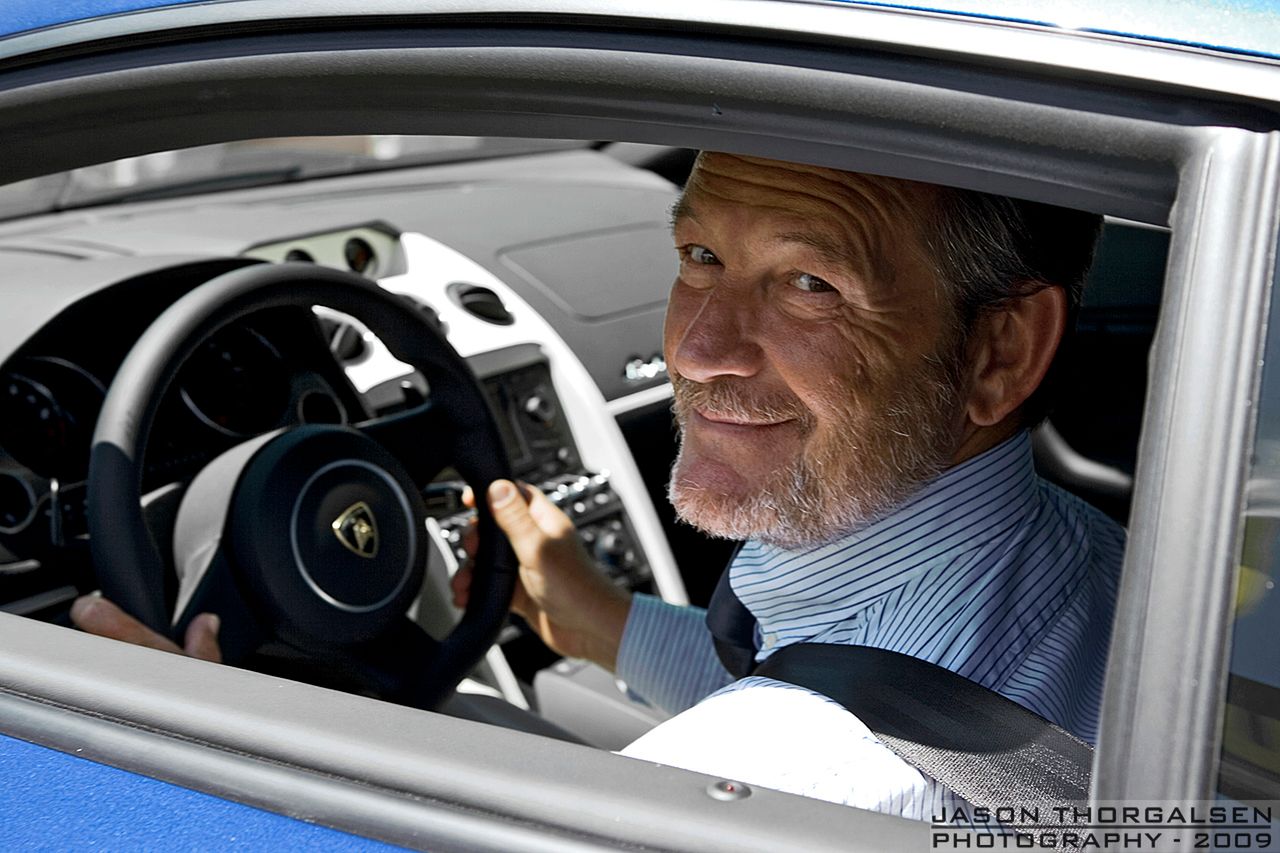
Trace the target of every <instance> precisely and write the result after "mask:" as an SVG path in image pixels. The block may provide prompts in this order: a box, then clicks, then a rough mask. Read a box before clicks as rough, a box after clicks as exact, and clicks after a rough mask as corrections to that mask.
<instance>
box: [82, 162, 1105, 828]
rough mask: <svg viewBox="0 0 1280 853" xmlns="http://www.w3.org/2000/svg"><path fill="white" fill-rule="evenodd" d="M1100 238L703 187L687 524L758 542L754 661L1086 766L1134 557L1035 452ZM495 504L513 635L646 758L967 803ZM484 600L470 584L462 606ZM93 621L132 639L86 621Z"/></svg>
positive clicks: (567, 535) (903, 197) (1009, 209)
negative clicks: (830, 679)
mask: <svg viewBox="0 0 1280 853" xmlns="http://www.w3.org/2000/svg"><path fill="white" fill-rule="evenodd" d="M1098 225H1099V222H1098V218H1097V217H1094V216H1088V215H1085V214H1081V213H1076V212H1072V211H1066V210H1059V209H1054V208H1049V207H1046V206H1044V205H1036V204H1030V203H1023V202H1015V201H1012V200H1009V199H1005V198H999V197H993V196H988V195H983V194H978V193H970V192H963V191H958V190H951V189H946V188H942V187H935V186H931V185H925V184H918V183H912V182H907V181H900V180H890V179H884V178H876V177H871V176H867V175H860V174H854V173H849V172H840V171H835V170H831V169H823V168H817V167H810V166H803V165H796V164H789V163H782V162H775V161H768V160H761V159H755V158H748V157H739V156H733V155H728V154H704V155H702V156H701V157H700V158H699V159H698V161H697V164H696V166H695V169H694V171H693V174H692V175H691V177H690V180H689V183H688V187H687V189H686V190H685V193H684V196H683V198H682V199H681V201H680V203H679V204H678V205H677V207H676V210H675V213H674V235H675V243H676V250H677V251H678V252H679V256H680V272H679V276H678V278H677V279H676V282H675V284H674V286H673V289H672V293H671V299H670V304H669V307H668V313H667V323H666V330H665V352H666V359H667V364H668V367H669V369H670V370H671V376H672V383H673V386H674V391H675V411H676V417H677V420H678V421H679V424H680V428H681V448H680V454H679V457H678V459H677V460H676V463H675V467H674V469H673V471H672V476H671V484H670V496H671V500H672V502H673V503H674V505H675V507H676V509H677V511H678V512H679V514H680V516H681V518H683V519H684V520H685V521H687V522H688V523H690V524H693V525H695V526H697V527H699V528H701V529H702V530H704V531H706V532H708V533H710V534H712V535H715V536H722V537H728V538H732V539H740V540H744V543H745V544H744V545H743V547H742V548H741V549H740V550H739V552H738V554H737V556H736V557H735V558H734V560H733V562H732V564H731V566H730V567H729V570H728V581H729V587H730V588H731V590H732V592H733V593H734V594H735V595H736V597H737V598H739V599H740V600H741V602H742V603H743V604H745V606H746V608H747V610H748V611H749V612H750V614H751V615H752V616H753V617H754V619H755V621H756V625H757V629H756V631H755V635H756V638H757V640H758V648H753V649H751V653H752V654H753V656H754V658H755V659H756V660H763V659H765V658H767V657H768V656H769V655H770V654H771V653H772V652H773V651H774V650H776V649H778V648H781V647H783V646H787V645H791V644H795V643H801V642H811V643H827V644H853V645H866V646H874V647H879V648H884V649H888V650H892V651H897V652H902V653H905V654H908V655H911V656H914V657H918V658H922V659H925V660H928V661H930V662H932V663H936V664H939V665H941V666H943V667H945V668H947V669H949V670H952V671H953V672H956V673H959V674H961V675H964V676H966V677H968V678H970V679H972V680H974V681H976V682H978V683H980V684H982V685H983V686H985V687H988V688H990V689H991V690H994V691H996V692H998V693H1000V694H1002V695H1004V696H1006V697H1008V698H1010V699H1013V700H1014V701H1016V702H1018V703H1020V704H1022V705H1024V706H1026V707H1028V708H1030V709H1031V710H1033V711H1036V712H1037V713H1040V714H1042V715H1043V716H1045V717H1047V718H1048V719H1050V720H1052V721H1054V722H1056V723H1058V724H1059V725H1062V726H1063V727H1064V728H1066V729H1068V730H1070V731H1072V732H1074V733H1075V734H1077V735H1078V736H1080V737H1082V738H1084V739H1086V740H1092V739H1093V737H1094V734H1095V730H1096V724H1097V711H1098V704H1099V699H1100V695H1101V684H1102V677H1103V667H1104V663H1105V657H1106V650H1107V643H1108V639H1109V634H1110V625H1111V616H1112V609H1113V602H1114V597H1115V588H1116V581H1117V576H1118V574H1119V566H1120V560H1121V554H1122V550H1123V532H1122V531H1121V529H1120V528H1119V527H1118V526H1117V525H1116V524H1114V523H1113V522H1111V521H1110V520H1108V519H1106V518H1105V517H1104V516H1102V515H1101V514H1100V513H1098V512H1097V511H1096V510H1094V509H1092V508H1090V507H1089V506H1087V505H1086V504H1084V503H1082V502H1081V501H1079V500H1077V499H1075V498H1073V497H1071V496H1070V495H1067V494H1065V493H1064V492H1062V491H1060V490H1058V489H1056V488H1055V487H1053V486H1051V485H1049V484H1047V483H1045V482H1044V481H1042V480H1040V479H1038V478H1037V477H1036V475H1035V472H1034V470H1033V468H1032V463H1031V449H1030V439H1029V436H1028V429H1029V427H1030V426H1032V425H1034V424H1035V422H1036V421H1037V420H1039V418H1040V417H1042V415H1043V412H1044V408H1045V405H1046V399H1045V394H1044V389H1043V388H1041V386H1042V385H1043V384H1044V382H1045V379H1046V376H1047V375H1049V374H1050V372H1051V366H1052V365H1053V362H1054V357H1055V353H1056V351H1057V349H1058V344H1059V342H1060V341H1061V339H1062V337H1063V334H1064V330H1066V329H1067V328H1068V327H1069V325H1070V323H1071V320H1072V318H1073V314H1074V308H1075V306H1076V305H1077V304H1078V300H1079V291H1080V284H1081V280H1082V279H1083V276H1084V274H1085V272H1086V269H1087V267H1088V264H1089V261H1090V258H1091V255H1092V250H1093V243H1094V241H1095V239H1096V236H1097V232H1098ZM487 498H488V500H489V503H490V505H491V507H492V508H493V511H494V514H495V516H496V518H497V520H498V523H499V524H500V525H501V527H502V528H503V530H504V531H505V532H506V534H507V536H508V537H509V538H510V540H511V542H512V545H513V546H514V548H515V551H516V554H517V555H518V556H519V558H520V560H521V582H522V584H521V588H520V589H519V590H518V591H517V594H516V599H515V602H514V604H513V609H514V610H515V611H516V612H518V613H519V614H520V615H521V616H523V617H524V618H525V619H526V620H527V621H528V622H529V624H530V625H531V626H532V627H533V628H534V629H535V630H536V631H537V632H538V633H539V634H540V635H541V636H542V638H543V639H544V640H545V641H546V642H547V643H548V644H549V645H550V646H551V647H552V648H554V649H556V650H557V651H559V652H561V653H563V654H566V655H570V656H574V657H582V658H587V659H590V660H593V661H595V662H597V663H599V664H601V665H603V666H605V667H607V668H609V669H612V670H615V671H616V672H617V673H618V674H619V676H620V677H621V678H622V679H624V680H625V681H626V682H627V683H628V684H629V685H630V686H631V688H632V689H634V690H635V691H636V692H638V693H639V694H640V695H642V696H644V697H645V698H646V699H648V700H649V701H650V702H652V703H654V704H656V705H658V706H661V707H663V708H665V709H666V710H668V711H671V712H673V713H676V714H677V715H676V716H675V717H674V718H673V719H671V720H670V721H668V722H666V723H664V724H662V725H661V726H659V727H658V728H656V729H655V730H653V731H652V732H651V733H649V734H647V735H645V736H644V737H642V738H641V739H640V740H638V741H637V742H636V743H634V744H633V745H631V746H630V747H628V749H627V750H625V753H626V754H628V755H633V756H636V757H639V758H647V759H651V760H655V761H659V762H662V763H667V764H675V765H679V766H683V767H687V768H690V769H694V770H700V771H704V772H708V773H713V774H716V775H719V776H723V777H729V778H735V779H739V780H742V781H746V782H755V783H759V784H762V785H766V786H769V787H773V788H779V789H782V790H788V791H792V792H795V793H800V794H806V795H810V796H817V797H821V798H824V799H828V800H833V801H835V802H843V803H849V804H853V805H858V806H862V807H867V808H875V809H879V810H883V811H891V812H894V813H898V814H904V815H912V816H917V817H924V816H927V815H929V814H932V813H933V810H934V809H935V808H936V807H937V806H938V805H939V804H940V803H943V802H945V800H944V799H943V798H945V796H946V795H947V792H946V791H944V790H942V789H941V786H940V785H939V784H937V783H936V782H934V781H933V780H931V779H928V778H926V777H925V776H923V775H922V774H921V773H920V771H918V770H916V769H915V768H914V767H912V766H910V765H908V764H907V763H905V762H904V761H902V760H901V759H899V758H898V757H897V756H896V755H894V754H893V753H892V752H890V751H889V750H888V749H887V748H886V747H885V746H884V745H883V744H881V743H880V742H879V741H878V740H877V739H876V737H875V736H874V735H873V734H872V733H871V732H870V730H869V729H867V727H866V726H865V725H863V724H862V723H861V721H859V720H858V719H857V718H856V717H854V716H853V715H852V714H850V713H848V712H847V711H845V710H844V708H843V707H841V706H840V705H837V704H836V703H834V702H832V701H831V700H829V699H827V698H826V697H823V696H821V695H819V694H817V693H814V692H812V691H809V690H807V689H803V688H797V687H794V686H792V685H788V684H783V683H781V682H778V681H773V680H771V679H768V678H763V677H758V676H749V675H748V676H747V677H744V678H737V679H736V680H735V678H734V676H735V675H741V674H742V673H730V671H729V670H728V669H726V668H725V666H724V665H723V664H722V662H721V660H720V658H719V657H718V655H717V652H716V649H715V647H714V645H713V642H712V637H711V634H710V632H709V631H708V629H707V627H706V624H705V622H704V613H703V612H702V611H700V610H697V609H695V608H679V607H673V606H670V605H667V604H665V603H663V602H661V601H659V600H657V599H655V598H652V597H649V596H643V595H637V596H635V597H634V598H632V597H631V596H629V595H627V594H626V593H624V592H622V591H620V590H618V589H617V588H616V587H615V586H613V585H612V584H611V583H609V582H608V581H607V580H606V579H605V578H603V577H602V576H601V575H600V574H599V573H598V572H597V571H596V570H595V568H594V567H593V565H592V564H591V561H590V560H589V559H588V557H587V555H586V553H585V551H584V550H583V549H582V546H581V545H580V544H579V542H578V541H577V539H576V537H575V535H574V528H573V524H572V523H571V522H570V520H569V519H568V518H567V517H566V516H564V515H563V514H562V513H561V512H560V511H559V510H558V509H557V508H556V507H554V506H553V505H552V504H551V503H550V501H548V500H546V499H545V498H544V497H543V496H542V495H541V494H540V493H538V492H537V491H536V490H533V489H528V488H525V489H523V490H520V489H518V488H517V487H516V485H515V484H512V483H510V482H506V481H499V482H497V483H494V484H493V486H492V488H491V489H490V491H489V494H488V496H487ZM467 582H468V574H467V573H466V572H465V571H464V572H461V573H459V575H458V576H457V578H455V584H454V591H455V597H456V600H457V602H458V603H459V604H462V603H464V602H465V600H466V596H467ZM73 615H74V616H75V618H76V620H77V622H78V623H79V624H80V625H82V626H83V627H86V628H87V629H89V630H94V631H97V632H99V633H107V634H110V635H112V636H122V635H125V634H128V631H131V630H132V628H128V626H127V625H125V624H124V623H123V622H122V621H121V619H120V618H119V616H118V611H115V612H110V609H109V608H108V607H104V606H102V605H100V604H97V603H95V602H92V601H83V602H80V603H77V607H76V611H75V612H74V613H73ZM213 630H216V624H210V622H209V621H199V622H197V623H196V624H195V625H194V626H193V630H192V632H191V633H190V634H189V637H188V649H187V650H188V653H194V654H199V655H201V656H206V657H207V656H210V655H211V654H213V653H216V643H214V641H213V634H212V631H213ZM124 638H127V639H134V640H139V641H142V642H147V643H148V644H153V645H158V644H163V643H164V642H167V641H164V640H162V639H161V638H154V636H153V635H152V636H140V635H137V634H134V635H129V636H125V637H124Z"/></svg>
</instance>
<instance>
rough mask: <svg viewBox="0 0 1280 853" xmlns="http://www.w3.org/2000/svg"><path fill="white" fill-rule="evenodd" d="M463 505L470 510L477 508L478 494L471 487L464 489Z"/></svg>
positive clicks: (464, 487)
mask: <svg viewBox="0 0 1280 853" xmlns="http://www.w3.org/2000/svg"><path fill="white" fill-rule="evenodd" d="M462 505H463V506H465V507H467V508H468V509H475V508H476V493H475V491H474V490H473V489H472V488H471V487H470V486H463V487H462Z"/></svg>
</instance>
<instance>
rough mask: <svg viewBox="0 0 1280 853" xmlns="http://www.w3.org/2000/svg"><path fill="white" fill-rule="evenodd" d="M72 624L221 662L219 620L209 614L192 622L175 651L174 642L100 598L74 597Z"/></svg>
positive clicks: (128, 641)
mask: <svg viewBox="0 0 1280 853" xmlns="http://www.w3.org/2000/svg"><path fill="white" fill-rule="evenodd" d="M71 621H72V622H74V623H75V625H76V627H77V628H79V629H80V630H82V631H87V632H89V633H90V634H97V635H99V636H101V637H110V638H111V639H113V640H123V641H124V642H126V643H133V644H134V645H135V646H146V647H148V648H152V649H159V650H160V651H162V652H173V653H174V654H179V655H187V656H188V657H193V658H199V659H200V660H207V661H212V662H214V663H222V649H220V648H219V647H218V625H219V623H218V617H217V616H216V615H214V614H212V613H201V614H200V615H199V616H197V617H196V618H195V619H192V620H191V625H190V626H189V627H188V628H187V635H186V637H185V638H184V643H185V645H184V647H183V648H178V644H177V643H175V642H173V641H172V640H170V639H169V638H168V637H162V636H161V635H159V634H157V633H156V632H155V631H152V630H151V629H150V628H148V627H147V626H146V625H143V624H142V623H141V622H139V621H138V620H137V619H134V618H133V617H132V616H130V615H129V614H128V613H125V612H124V611H123V610H121V609H120V608H119V607H117V606H116V605H115V604H112V603H111V602H110V601H107V600H106V599H105V598H103V597H102V596H100V595H82V596H80V597H79V598H77V599H76V600H75V602H74V603H73V604H72V605H71Z"/></svg>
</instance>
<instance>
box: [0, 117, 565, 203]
mask: <svg viewBox="0 0 1280 853" xmlns="http://www.w3.org/2000/svg"><path fill="white" fill-rule="evenodd" d="M587 145H589V143H584V142H580V141H562V140H547V139H507V138H493V137H479V136H323V137H317V136H304V137H288V138H282V139H255V140H249V141H245V142H224V143H221V144H218V145H202V146H200V147H198V148H186V149H182V150H180V151H161V152H157V153H155V154H144V155H142V156H140V157H128V158H125V159H123V160H113V161H111V162H109V163H102V164H99V165H97V166H87V167H85V168H81V169H72V170H71V171H69V172H58V173H56V174H53V175H45V176H44V177H40V178H32V179H31V180H26V181H18V182H17V183H13V184H9V185H7V186H0V219H11V218H15V217H20V216H29V215H32V214H38V213H49V212H53V211H57V210H67V209H70V208H76V207H88V206H91V205H98V204H112V203H118V202H126V201H143V200H147V199H156V198H176V197H180V196H184V195H195V194H198V193H205V192H217V191H219V190H229V189H239V188H242V187H251V186H261V185H265V184H279V183H286V182H288V181H300V180H308V179H311V178H321V177H326V176H332V175H345V174H352V173H356V172H369V171H375V170H379V169H394V168H402V167H405V166H416V165H423V164H428V163H443V162H452V161H459V160H477V159H482V158H489V157H505V156H511V155H515V154H526V153H534V152H538V151H554V150H560V149H569V148H583V147H586V146H587Z"/></svg>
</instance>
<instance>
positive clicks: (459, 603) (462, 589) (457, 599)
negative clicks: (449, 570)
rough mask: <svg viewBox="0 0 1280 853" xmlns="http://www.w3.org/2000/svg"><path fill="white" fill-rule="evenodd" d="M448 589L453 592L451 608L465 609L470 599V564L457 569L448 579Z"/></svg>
mask: <svg viewBox="0 0 1280 853" xmlns="http://www.w3.org/2000/svg"><path fill="white" fill-rule="evenodd" d="M449 588H450V589H451V590H453V606H454V607H458V608H465V607H466V606H467V601H468V600H469V599H470V598H471V564H470V563H467V564H466V565H464V566H462V567H461V568H459V569H458V570H457V571H456V572H454V573H453V577H452V578H450V579H449Z"/></svg>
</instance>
